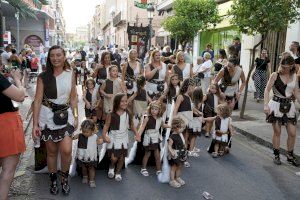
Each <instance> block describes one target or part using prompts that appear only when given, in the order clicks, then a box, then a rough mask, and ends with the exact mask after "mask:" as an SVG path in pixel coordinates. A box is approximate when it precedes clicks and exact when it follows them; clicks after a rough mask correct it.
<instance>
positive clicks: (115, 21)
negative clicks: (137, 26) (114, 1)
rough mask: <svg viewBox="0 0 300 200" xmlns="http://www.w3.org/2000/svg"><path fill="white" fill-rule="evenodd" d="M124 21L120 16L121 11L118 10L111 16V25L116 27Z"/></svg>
mask: <svg viewBox="0 0 300 200" xmlns="http://www.w3.org/2000/svg"><path fill="white" fill-rule="evenodd" d="M123 22H125V20H124V19H123V17H122V13H121V12H119V13H118V14H117V15H116V16H115V17H114V18H113V26H114V27H117V26H118V25H120V24H122V23H123Z"/></svg>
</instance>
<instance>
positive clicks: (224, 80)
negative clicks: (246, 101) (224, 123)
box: [214, 56, 246, 109]
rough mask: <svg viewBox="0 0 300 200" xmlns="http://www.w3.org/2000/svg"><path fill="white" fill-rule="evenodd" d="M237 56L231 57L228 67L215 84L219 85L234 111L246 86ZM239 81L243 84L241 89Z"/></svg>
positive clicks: (219, 74)
mask: <svg viewBox="0 0 300 200" xmlns="http://www.w3.org/2000/svg"><path fill="white" fill-rule="evenodd" d="M238 63H239V59H238V57H237V56H231V57H229V59H228V62H227V65H226V66H225V67H224V68H223V69H221V70H220V72H219V73H218V74H217V76H216V78H215V80H214V83H217V84H218V85H219V87H220V89H221V91H222V92H223V93H224V94H225V96H226V101H227V103H228V105H229V106H230V107H231V108H232V109H233V108H234V105H235V103H236V102H237V101H238V100H239V98H240V96H241V93H242V91H243V90H244V88H245V86H246V79H245V74H244V71H243V70H242V68H241V67H239V64H238ZM239 80H241V82H242V84H241V85H240V87H239V83H238V82H239Z"/></svg>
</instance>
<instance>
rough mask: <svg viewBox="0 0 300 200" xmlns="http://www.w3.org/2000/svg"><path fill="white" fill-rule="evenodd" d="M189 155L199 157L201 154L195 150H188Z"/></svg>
mask: <svg viewBox="0 0 300 200" xmlns="http://www.w3.org/2000/svg"><path fill="white" fill-rule="evenodd" d="M188 156H190V157H196V158H197V157H199V154H198V153H197V152H195V151H188Z"/></svg>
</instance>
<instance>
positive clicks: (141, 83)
mask: <svg viewBox="0 0 300 200" xmlns="http://www.w3.org/2000/svg"><path fill="white" fill-rule="evenodd" d="M145 84H146V78H145V77H144V76H139V77H138V78H137V79H136V85H137V94H141V92H142V87H144V86H145Z"/></svg>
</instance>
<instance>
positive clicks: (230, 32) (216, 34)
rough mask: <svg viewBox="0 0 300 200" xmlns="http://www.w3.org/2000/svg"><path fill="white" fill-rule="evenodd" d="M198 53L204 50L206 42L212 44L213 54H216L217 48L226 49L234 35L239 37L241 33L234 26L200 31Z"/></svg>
mask: <svg viewBox="0 0 300 200" xmlns="http://www.w3.org/2000/svg"><path fill="white" fill-rule="evenodd" d="M199 37H200V44H199V52H198V53H199V54H198V55H201V53H202V52H203V51H204V50H205V48H206V45H207V44H208V43H211V44H212V48H213V49H214V51H215V55H217V54H218V51H219V49H227V47H228V46H229V45H231V44H232V41H233V39H234V38H235V37H239V38H241V33H240V32H239V31H238V29H237V28H235V27H226V28H220V29H215V30H210V31H206V32H201V33H200V36H199Z"/></svg>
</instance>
